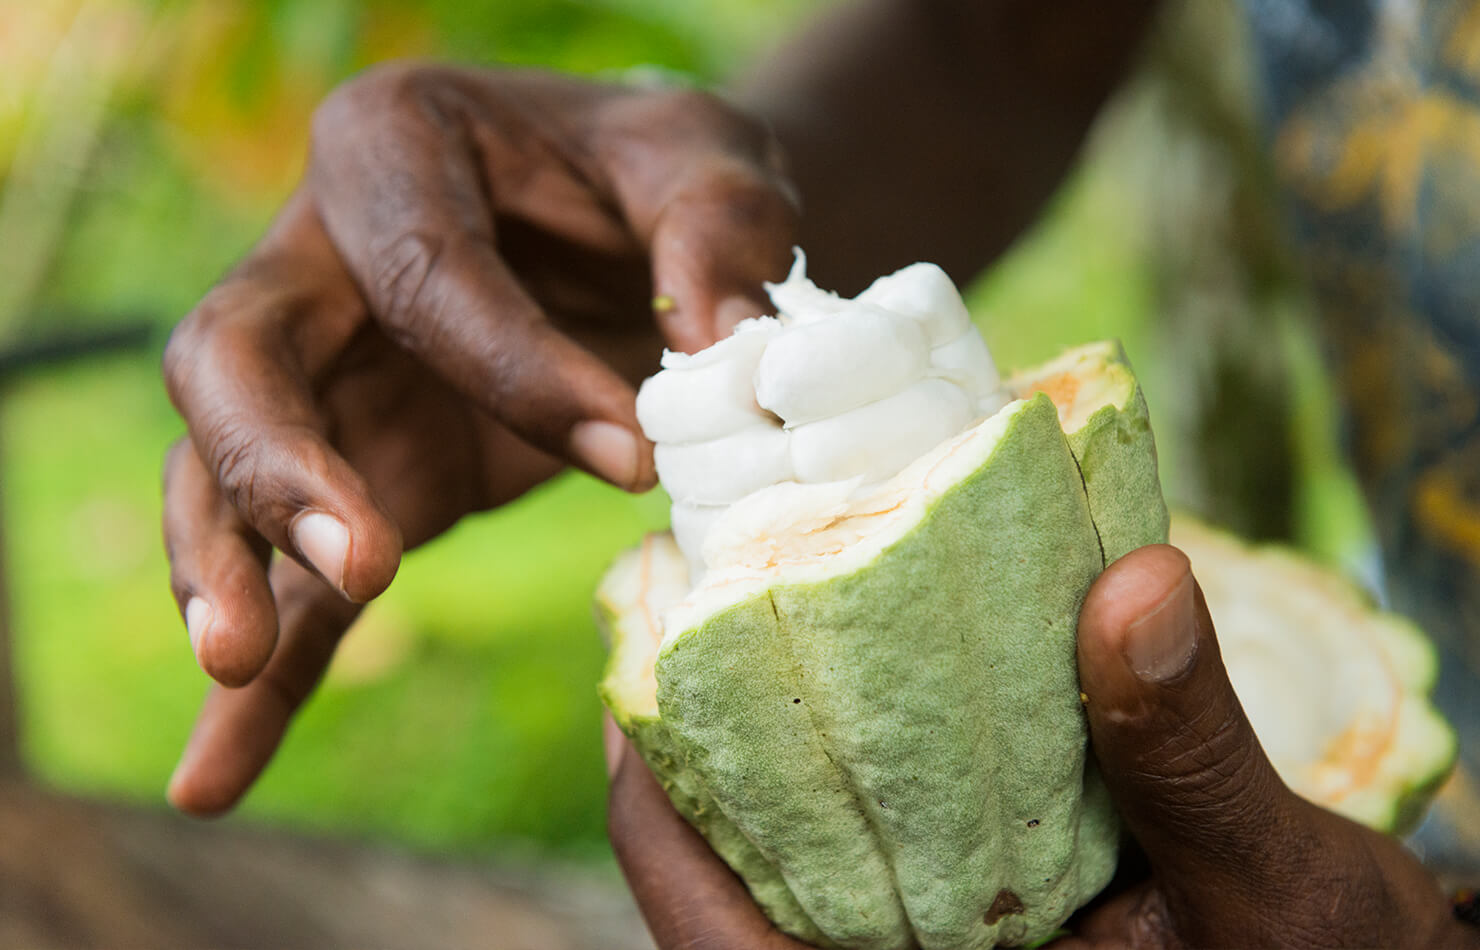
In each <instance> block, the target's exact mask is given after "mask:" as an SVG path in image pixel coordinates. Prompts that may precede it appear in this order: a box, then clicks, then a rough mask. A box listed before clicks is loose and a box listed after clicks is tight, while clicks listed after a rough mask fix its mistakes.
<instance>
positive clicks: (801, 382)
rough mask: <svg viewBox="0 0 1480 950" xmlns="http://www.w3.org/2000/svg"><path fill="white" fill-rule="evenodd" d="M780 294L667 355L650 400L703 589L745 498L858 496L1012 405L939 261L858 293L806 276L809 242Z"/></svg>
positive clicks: (682, 541)
mask: <svg viewBox="0 0 1480 950" xmlns="http://www.w3.org/2000/svg"><path fill="white" fill-rule="evenodd" d="M766 289H767V291H768V292H769V293H770V295H771V301H772V303H774V304H775V306H776V311H777V312H776V316H773V317H760V318H758V319H754V320H746V321H744V322H743V323H741V324H740V325H739V326H737V327H736V328H735V332H734V333H733V334H731V335H730V336H729V337H726V338H725V339H723V340H721V341H719V342H718V343H716V344H714V345H713V346H711V347H709V348H708V349H705V350H702V351H700V352H698V353H694V354H692V355H686V354H683V353H673V352H665V353H664V354H663V362H662V365H663V369H662V370H661V371H660V372H659V373H657V375H655V376H653V377H651V378H650V379H648V380H647V381H646V382H644V383H643V385H642V388H641V390H640V391H639V392H638V395H637V418H638V421H639V422H640V423H641V424H642V429H643V432H644V433H645V434H646V435H647V437H648V438H649V439H651V440H652V441H653V442H654V443H656V446H657V448H656V450H655V452H654V455H655V459H656V461H657V465H658V477H659V479H660V480H661V481H662V483H663V486H664V488H666V489H667V490H668V493H669V494H670V495H671V496H672V498H673V533H674V536H675V538H676V540H677V543H678V546H679V549H680V550H682V551H683V553H684V557H685V559H686V560H687V561H688V563H689V572H690V583H691V584H697V583H698V582H699V580H700V579H701V577H702V576H703V574H704V571H705V569H706V567H708V566H710V564H709V562H708V561H707V560H706V558H705V555H704V547H705V545H704V542H705V538H706V537H708V536H709V534H710V532H711V531H712V530H714V529H715V528H716V527H717V526H718V525H720V523H721V521H723V520H724V519H725V517H726V515H727V513H728V512H730V511H731V508H732V507H733V506H735V504H736V502H739V501H740V500H741V499H751V496H754V495H755V494H756V493H757V492H762V491H766V490H768V489H771V488H772V487H773V486H780V485H787V484H801V485H830V484H833V483H846V484H845V485H844V486H842V487H841V488H840V487H834V488H831V489H829V490H828V491H829V493H831V494H834V495H837V494H838V493H839V491H841V496H840V497H841V498H843V499H845V498H846V497H847V496H848V495H849V494H850V493H853V492H857V491H861V490H866V489H868V488H870V487H872V486H874V485H877V484H879V483H881V482H883V481H885V480H887V479H889V478H891V477H893V476H894V475H896V474H898V473H899V472H900V471H901V470H903V469H904V468H905V467H906V466H907V465H909V463H910V462H912V461H914V460H915V459H917V458H919V457H920V456H921V455H923V454H924V453H926V452H927V451H929V450H930V449H931V448H933V447H934V446H936V445H938V444H939V443H941V442H943V441H944V440H946V439H949V438H951V437H952V436H955V435H958V434H959V433H961V432H963V431H965V430H966V429H968V428H969V427H970V426H971V425H972V424H973V423H974V422H976V421H978V420H980V419H981V418H982V417H983V416H985V415H989V414H991V413H993V412H996V411H997V410H998V409H1001V408H1002V407H1003V406H1004V405H1006V404H1007V403H1008V402H1009V401H1010V399H1011V398H1012V397H1011V396H1009V395H1008V394H1007V392H1006V391H1005V389H1004V388H1003V386H1002V383H1001V379H1000V378H999V376H998V374H997V367H996V366H995V365H994V364H993V362H992V356H991V353H989V352H988V350H987V345H986V343H985V342H984V341H983V340H982V338H981V335H980V334H979V333H978V332H977V330H976V327H974V326H973V325H972V323H971V319H970V317H969V315H968V314H967V310H966V305H965V304H964V303H963V302H962V300H961V295H960V293H959V292H958V291H957V290H956V287H955V285H954V284H953V283H952V282H951V279H950V277H948V276H947V275H946V273H945V271H943V270H941V269H940V268H939V267H937V266H936V265H934V264H923V263H921V264H911V265H910V266H908V267H906V268H904V269H902V270H899V271H897V272H895V273H893V274H890V275H889V276H887V277H881V278H879V279H878V280H876V281H874V283H873V284H872V285H871V286H870V287H869V288H868V289H867V290H865V291H864V292H863V293H861V294H859V295H858V296H857V297H855V298H852V299H848V298H844V297H839V296H838V295H837V294H833V293H829V292H827V291H824V290H822V289H820V288H818V287H817V286H816V285H815V284H813V283H812V281H810V280H808V279H807V275H806V257H805V256H804V255H803V254H802V252H801V251H800V250H798V251H797V252H796V263H795V264H794V265H793V267H792V270H791V273H790V274H789V275H788V276H787V278H786V280H785V281H784V282H782V283H780V284H768V285H767V287H766ZM796 497H797V496H796V495H795V493H792V494H788V493H786V491H785V490H783V491H782V492H780V493H777V492H771V493H769V494H768V495H767V496H766V497H765V498H761V499H752V500H750V501H749V503H748V504H747V505H746V506H744V509H745V510H746V515H745V521H746V522H747V523H754V521H755V520H756V519H757V518H764V519H766V520H771V521H773V522H774V521H776V520H778V519H779V518H780V516H781V515H784V513H785V511H787V510H791V509H793V508H794V507H795V498H796ZM770 509H776V510H774V511H772V510H770ZM721 530H723V529H721ZM739 530H740V531H741V532H742V533H744V529H743V528H740V529H739ZM732 533H733V532H732Z"/></svg>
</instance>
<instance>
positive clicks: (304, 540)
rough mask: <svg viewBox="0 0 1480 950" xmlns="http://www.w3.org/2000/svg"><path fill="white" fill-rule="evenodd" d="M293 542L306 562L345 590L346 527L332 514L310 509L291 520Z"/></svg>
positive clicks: (347, 530)
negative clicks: (306, 559)
mask: <svg viewBox="0 0 1480 950" xmlns="http://www.w3.org/2000/svg"><path fill="white" fill-rule="evenodd" d="M291 534H292V536H293V545H294V546H295V547H297V548H298V553H299V554H302V555H303V556H304V557H306V558H308V563H310V564H312V565H313V566H314V568H315V569H316V570H317V571H318V572H319V573H320V574H322V575H323V576H324V578H325V579H326V580H327V581H329V583H331V584H333V585H334V586H335V587H337V588H339V590H341V591H343V590H344V562H345V559H346V558H347V557H348V556H349V529H347V528H345V526H344V524H343V523H342V522H340V520H339V519H338V518H335V517H334V516H333V515H326V514H324V513H323V512H322V511H309V512H305V513H304V514H301V515H299V516H298V517H297V518H295V519H294V520H293V528H292V531H291Z"/></svg>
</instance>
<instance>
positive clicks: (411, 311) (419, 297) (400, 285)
mask: <svg viewBox="0 0 1480 950" xmlns="http://www.w3.org/2000/svg"><path fill="white" fill-rule="evenodd" d="M444 247H445V242H444V241H443V239H442V238H441V237H439V236H438V235H435V234H431V233H428V232H426V231H422V230H413V231H408V232H406V233H404V234H400V235H397V236H396V237H394V238H392V239H391V240H389V241H386V242H384V243H382V244H380V245H378V246H376V247H375V248H374V249H373V251H372V260H371V273H372V274H373V275H374V276H373V295H372V299H374V300H375V301H376V302H377V307H376V309H377V310H378V313H377V316H378V317H379V318H380V322H381V324H382V325H383V326H384V327H385V329H386V331H387V333H388V334H389V335H390V336H391V338H392V339H393V340H394V341H395V342H396V343H397V344H398V345H400V346H402V347H403V348H408V349H413V350H414V349H415V346H414V344H415V342H416V339H415V332H414V331H415V329H416V326H417V323H418V322H419V321H418V320H417V316H416V315H417V314H418V313H420V312H422V311H423V310H425V309H426V308H427V306H428V305H429V304H430V301H429V300H428V296H429V289H428V288H429V287H430V286H431V285H432V283H433V281H432V279H431V278H432V275H433V273H434V272H435V270H436V269H437V266H438V263H439V261H440V260H441V259H442V255H443V250H444Z"/></svg>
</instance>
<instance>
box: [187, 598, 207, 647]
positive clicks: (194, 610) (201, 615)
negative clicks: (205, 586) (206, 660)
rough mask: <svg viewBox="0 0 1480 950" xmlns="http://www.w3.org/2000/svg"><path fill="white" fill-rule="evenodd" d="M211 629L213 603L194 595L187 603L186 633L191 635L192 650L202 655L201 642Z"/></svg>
mask: <svg viewBox="0 0 1480 950" xmlns="http://www.w3.org/2000/svg"><path fill="white" fill-rule="evenodd" d="M210 629H211V605H210V604H208V603H206V602H205V600H204V599H203V598H200V597H192V598H190V600H189V601H188V602H186V604H185V633H186V634H187V635H189V637H190V652H192V653H194V654H195V655H196V657H197V658H199V657H200V644H201V641H202V640H204V639H205V637H206V634H207V633H209V632H210Z"/></svg>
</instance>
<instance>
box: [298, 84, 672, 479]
mask: <svg viewBox="0 0 1480 950" xmlns="http://www.w3.org/2000/svg"><path fill="white" fill-rule="evenodd" d="M462 82H464V80H462V79H460V78H459V76H458V75H457V74H456V73H454V72H452V71H425V70H423V71H417V70H405V69H391V70H384V71H381V72H378V73H374V74H371V75H368V76H366V77H363V78H361V79H360V80H356V81H355V82H352V83H350V84H348V85H346V86H344V87H341V90H340V91H339V92H337V93H336V94H335V95H334V96H332V97H331V98H330V100H328V101H327V102H326V103H325V105H324V107H322V108H321V110H320V113H319V115H318V116H317V117H316V119H315V135H314V148H313V164H312V168H311V171H310V174H311V176H312V180H313V182H314V184H315V191H316V193H317V194H318V196H319V198H320V211H321V213H322V215H323V217H324V220H325V223H326V225H327V226H328V229H329V232H330V235H331V236H332V237H333V239H334V242H335V244H336V246H337V247H338V248H339V250H340V253H341V254H342V255H343V257H344V260H345V262H346V265H347V266H348V267H349V270H350V271H351V273H353V274H354V276H355V279H356V282H357V283H358V284H359V286H360V289H361V292H362V293H363V294H364V295H365V297H366V299H367V300H368V301H369V302H370V305H371V307H370V309H371V311H372V312H373V313H374V315H375V317H376V319H377V320H378V321H379V322H380V323H381V325H382V326H384V327H385V328H386V330H387V332H388V333H389V334H390V335H391V337H392V338H393V339H395V340H396V342H397V343H399V344H400V345H401V346H402V347H404V348H405V349H407V350H408V351H410V352H412V353H413V354H415V355H416V356H417V357H418V358H419V359H421V360H422V361H423V362H425V363H426V364H427V365H428V366H430V367H432V368H433V369H434V370H435V371H436V372H437V373H438V375H440V376H441V377H442V378H443V379H445V380H447V381H448V382H449V383H450V384H451V385H452V386H454V387H456V388H457V389H458V390H460V391H461V392H462V393H464V394H465V395H466V396H468V397H469V398H470V399H472V400H473V401H475V402H476V403H478V404H479V405H481V406H483V407H484V408H485V409H486V410H487V411H488V412H490V413H491V414H492V415H493V416H494V417H495V418H497V419H499V420H500V421H501V422H503V423H504V424H506V425H508V426H509V427H510V428H512V429H513V430H515V431H516V432H518V433H519V434H520V435H521V436H523V437H524V438H525V439H527V440H528V441H529V442H531V443H532V444H534V445H536V446H538V447H540V448H542V449H544V450H545V451H547V452H550V453H552V454H554V455H557V456H560V457H562V458H566V459H569V460H570V461H572V462H574V463H575V464H577V465H579V466H581V467H582V468H584V469H586V470H587V471H590V472H591V473H592V474H594V475H597V476H599V477H601V478H604V479H606V480H607V481H610V482H612V483H613V484H616V485H617V486H619V487H622V488H626V489H629V490H642V489H646V488H649V487H651V486H652V484H653V483H654V482H655V481H656V475H655V473H654V470H653V463H652V451H651V446H650V445H649V444H648V442H647V440H646V439H644V438H643V437H642V435H641V430H640V429H639V428H638V424H637V417H636V413H635V411H634V409H633V400H634V398H635V393H634V392H633V390H632V387H631V386H630V385H628V384H627V382H626V381H625V380H623V379H622V378H621V377H620V376H619V375H618V374H617V373H616V372H615V371H614V370H613V369H612V368H611V367H609V366H608V365H606V363H604V362H603V361H602V360H600V359H598V358H597V357H596V356H595V355H594V354H592V353H591V352H589V351H587V350H586V349H584V348H583V347H581V346H580V345H578V344H577V343H576V342H575V341H574V340H572V339H571V338H569V337H567V336H566V335H565V334H563V333H561V332H559V331H558V330H557V329H555V327H553V326H552V325H551V324H550V322H549V321H548V319H546V316H545V314H544V313H543V312H542V310H541V309H540V307H539V305H538V304H537V303H536V302H535V300H534V299H533V297H531V296H530V294H529V293H528V292H527V291H526V290H525V288H524V287H523V286H521V284H520V282H519V281H518V279H517V278H516V277H515V275H514V274H513V273H512V272H511V271H510V270H509V268H508V266H507V265H506V264H505V262H504V261H503V259H502V258H501V257H500V255H499V253H498V250H497V246H496V233H495V228H494V219H493V210H492V205H491V198H490V194H489V192H490V190H491V189H495V188H498V187H500V184H501V183H500V182H497V181H490V180H489V178H488V176H487V175H486V174H485V173H484V171H483V169H482V168H480V167H479V164H478V162H475V160H474V155H475V152H480V151H487V150H489V149H491V148H492V147H493V143H491V142H488V141H480V142H478V143H476V144H475V143H474V141H473V135H474V133H473V130H472V129H471V127H470V122H471V120H470V118H469V117H468V116H467V115H466V114H464V113H465V110H464V109H463V108H462V106H463V105H465V104H466V102H467V100H468V98H469V97H470V96H471V93H469V92H468V91H467V90H465V89H463V88H461V85H460V84H461V83H462ZM500 160H504V161H512V160H513V159H509V158H507V157H504V156H495V157H494V158H491V159H488V161H490V162H493V163H497V162H498V161H500ZM515 186H517V182H516V183H515ZM367 196H373V200H366V197H367Z"/></svg>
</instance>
